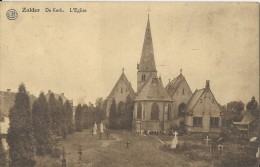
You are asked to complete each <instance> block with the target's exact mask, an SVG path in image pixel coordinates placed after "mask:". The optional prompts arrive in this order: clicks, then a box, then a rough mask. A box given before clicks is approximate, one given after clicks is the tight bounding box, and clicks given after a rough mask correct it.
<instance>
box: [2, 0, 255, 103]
mask: <svg viewBox="0 0 260 167" xmlns="http://www.w3.org/2000/svg"><path fill="white" fill-rule="evenodd" d="M23 7H26V8H30V7H31V8H33V7H34V8H39V9H40V12H30V13H24V12H22V8H23ZM0 8H1V10H0V12H1V13H0V14H1V22H0V37H1V38H0V90H6V89H11V90H12V91H17V89H18V85H19V84H20V83H21V82H24V83H25V85H26V87H27V90H28V91H30V93H33V94H34V95H35V96H38V95H39V93H40V92H41V91H43V92H45V93H47V91H48V90H52V91H53V92H55V93H64V94H65V96H66V97H68V98H69V99H73V101H74V104H75V105H76V104H77V103H88V102H89V101H91V102H92V103H94V102H95V99H96V98H98V97H103V98H106V97H107V96H108V94H109V93H110V91H111V90H112V88H113V86H114V85H115V83H116V81H117V80H118V78H119V77H120V74H121V73H122V68H124V71H125V74H126V76H127V78H128V80H129V81H130V82H131V83H132V86H133V88H134V90H136V82H137V80H136V77H137V69H136V66H137V63H138V62H139V61H140V58H141V52H142V45H143V41H144V34H145V28H146V23H147V15H148V12H149V15H150V24H151V32H152V38H153V47H154V54H155V63H156V67H157V71H158V75H160V76H161V77H162V81H163V83H164V86H166V85H167V83H168V82H169V79H171V80H172V79H173V78H175V77H176V76H178V75H179V73H180V69H182V73H183V75H184V76H185V78H186V80H187V82H188V84H189V86H190V88H191V89H192V91H193V92H194V91H195V90H196V89H201V88H204V87H205V83H206V80H210V87H211V90H212V92H213V93H214V95H215V98H216V100H217V101H218V102H219V103H220V104H226V103H228V102H230V101H233V100H241V101H243V102H244V103H247V102H248V101H249V100H250V99H251V97H252V96H255V97H256V98H257V99H259V5H258V3H220V2H219V3H217V2H215V3H205V2H204V3H199V2H196V3H183V2H182V3H181V2H179V3H177V2H172V3H171V2H150V3H149V2H99V3H97V2H95V3H94V2H78V3H75V2H73V3H68V2H67V3H66V2H48V3H47V2H38V3H35V2H30V3H29V2H19V3H18V2H16V3H15V2H4V3H1V6H0ZM45 8H62V9H63V10H64V12H60V13H58V12H57V13H53V12H52V13H46V12H44V10H45ZM70 8H84V9H86V10H87V12H85V13H74V12H70ZM8 9H15V10H16V11H17V12H18V18H17V19H16V20H8V19H7V18H6V12H7V10H8Z"/></svg>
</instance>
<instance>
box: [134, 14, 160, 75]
mask: <svg viewBox="0 0 260 167" xmlns="http://www.w3.org/2000/svg"><path fill="white" fill-rule="evenodd" d="M138 71H146V72H156V67H155V61H154V52H153V40H152V34H151V27H150V19H149V14H148V21H147V25H146V30H145V37H144V43H143V50H142V55H141V60H140V64H139V66H138Z"/></svg>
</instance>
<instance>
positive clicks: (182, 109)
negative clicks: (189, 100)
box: [178, 103, 186, 117]
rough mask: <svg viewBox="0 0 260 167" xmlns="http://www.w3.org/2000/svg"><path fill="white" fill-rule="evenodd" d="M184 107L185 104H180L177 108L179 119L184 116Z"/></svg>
mask: <svg viewBox="0 0 260 167" xmlns="http://www.w3.org/2000/svg"><path fill="white" fill-rule="evenodd" d="M185 107H186V104H185V103H181V104H180V105H179V107H178V116H179V117H183V116H184V115H185Z"/></svg>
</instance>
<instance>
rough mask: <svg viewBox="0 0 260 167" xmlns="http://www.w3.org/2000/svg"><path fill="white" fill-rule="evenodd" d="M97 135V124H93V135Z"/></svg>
mask: <svg viewBox="0 0 260 167" xmlns="http://www.w3.org/2000/svg"><path fill="white" fill-rule="evenodd" d="M96 134H97V123H96V122H95V124H94V127H93V135H96Z"/></svg>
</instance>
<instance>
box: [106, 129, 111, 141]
mask: <svg viewBox="0 0 260 167" xmlns="http://www.w3.org/2000/svg"><path fill="white" fill-rule="evenodd" d="M106 135H107V140H108V136H109V135H110V133H109V132H108V131H107V132H106Z"/></svg>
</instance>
